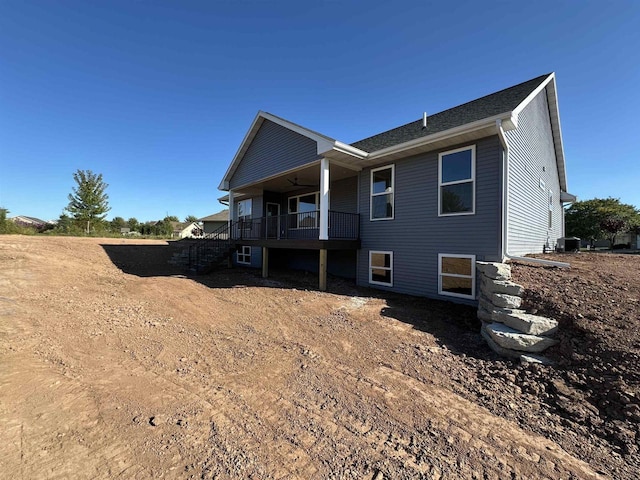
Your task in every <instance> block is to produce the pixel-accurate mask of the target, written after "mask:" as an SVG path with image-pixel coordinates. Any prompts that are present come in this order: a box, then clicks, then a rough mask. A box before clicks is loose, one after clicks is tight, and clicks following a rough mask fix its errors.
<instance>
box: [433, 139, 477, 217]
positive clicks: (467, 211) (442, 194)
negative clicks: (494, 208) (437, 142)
mask: <svg viewBox="0 0 640 480" xmlns="http://www.w3.org/2000/svg"><path fill="white" fill-rule="evenodd" d="M475 179H476V146H475V145H472V146H470V147H463V148H458V149H456V150H450V151H448V152H443V153H441V154H440V155H439V156H438V187H439V194H438V205H439V211H438V215H439V216H446V215H472V214H474V213H475V196H476V195H475V193H476V192H475Z"/></svg>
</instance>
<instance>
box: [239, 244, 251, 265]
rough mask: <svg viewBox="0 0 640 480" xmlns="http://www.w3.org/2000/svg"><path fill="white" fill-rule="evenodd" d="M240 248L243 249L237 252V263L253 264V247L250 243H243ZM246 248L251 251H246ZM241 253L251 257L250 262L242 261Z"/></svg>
mask: <svg viewBox="0 0 640 480" xmlns="http://www.w3.org/2000/svg"><path fill="white" fill-rule="evenodd" d="M240 248H241V249H242V250H241V251H237V252H236V263H238V264H240V265H251V247H250V246H249V245H241V246H240ZM245 248H247V249H249V253H246V251H245ZM241 252H242V253H241ZM240 255H242V256H243V257H246V256H248V257H249V261H248V262H242V261H240Z"/></svg>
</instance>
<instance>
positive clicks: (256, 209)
mask: <svg viewBox="0 0 640 480" xmlns="http://www.w3.org/2000/svg"><path fill="white" fill-rule="evenodd" d="M241 200H246V199H245V198H242V199H241ZM263 215H264V197H263V196H262V195H260V196H257V197H253V198H251V217H252V218H260V217H262V216H263ZM233 220H234V221H236V220H238V209H237V208H234V209H233ZM236 260H237V256H236V255H235V253H234V255H233V262H234V264H236V265H238V266H239V267H252V268H262V248H261V247H251V265H247V264H244V263H240V264H239V263H237V261H236Z"/></svg>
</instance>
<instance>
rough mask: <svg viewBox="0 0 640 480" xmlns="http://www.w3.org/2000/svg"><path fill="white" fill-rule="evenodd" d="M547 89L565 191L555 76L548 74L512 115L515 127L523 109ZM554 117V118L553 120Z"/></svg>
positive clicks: (562, 147)
mask: <svg viewBox="0 0 640 480" xmlns="http://www.w3.org/2000/svg"><path fill="white" fill-rule="evenodd" d="M547 86H548V87H549V93H548V94H547V103H548V104H549V108H550V109H553V114H551V112H549V118H550V119H551V133H552V134H553V143H554V146H555V151H556V158H557V164H558V175H559V177H560V186H561V187H562V189H563V190H567V172H566V168H565V160H564V145H563V143H562V127H561V125H560V112H559V110H558V91H557V89H556V74H555V73H550V74H549V76H548V77H547V78H546V79H545V80H543V81H542V83H541V84H540V85H538V87H537V88H536V89H535V90H534V91H533V92H531V93H530V94H529V95H528V96H527V98H525V99H524V100H523V101H522V102H520V105H518V106H517V107H516V108H515V109H514V110H513V114H514V116H515V117H516V126H517V117H518V115H519V114H520V112H522V110H524V109H525V107H526V106H527V105H529V103H531V101H532V100H533V99H534V98H535V97H536V96H537V95H538V94H539V93H540V92H542V91H543V90H544V89H545V88H546V87H547ZM554 117H555V118H554Z"/></svg>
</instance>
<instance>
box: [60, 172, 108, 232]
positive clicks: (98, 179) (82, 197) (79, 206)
mask: <svg viewBox="0 0 640 480" xmlns="http://www.w3.org/2000/svg"><path fill="white" fill-rule="evenodd" d="M73 179H74V180H75V182H76V183H77V186H76V187H73V193H70V194H69V197H68V198H69V205H68V206H67V208H66V210H67V211H68V212H69V213H70V214H71V215H72V216H73V218H74V220H75V221H76V222H78V223H80V224H82V226H83V227H84V224H86V226H87V232H88V231H89V228H90V226H91V223H102V222H104V219H105V217H106V213H107V212H108V211H109V210H111V208H109V203H108V200H109V195H107V194H106V192H105V190H106V189H107V187H108V186H109V185H107V184H106V183H104V181H103V180H102V174H101V173H99V174H95V173H93V172H92V171H91V170H77V171H76V172H75V173H74V174H73Z"/></svg>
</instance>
